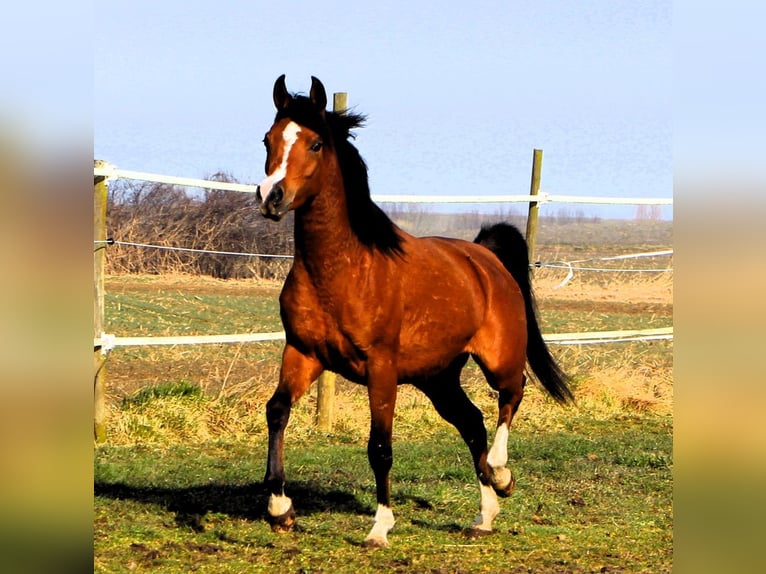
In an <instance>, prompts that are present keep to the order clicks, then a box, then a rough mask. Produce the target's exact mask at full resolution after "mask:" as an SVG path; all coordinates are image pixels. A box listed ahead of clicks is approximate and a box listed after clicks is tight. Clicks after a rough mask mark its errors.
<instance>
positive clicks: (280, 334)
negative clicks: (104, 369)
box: [93, 327, 673, 353]
mask: <svg viewBox="0 0 766 574" xmlns="http://www.w3.org/2000/svg"><path fill="white" fill-rule="evenodd" d="M672 338H673V327H664V328H660V329H635V330H627V331H601V332H598V333H563V334H549V335H543V339H544V340H545V341H546V342H548V343H551V344H555V345H595V344H600V343H615V342H630V341H657V340H662V339H672ZM284 339H285V332H284V331H277V332H274V333H245V334H240V335H184V336H178V337H117V336H115V335H112V334H109V333H102V334H101V338H98V339H94V340H93V344H94V347H95V348H99V347H100V348H101V352H102V353H107V352H109V351H111V350H112V349H114V348H115V347H136V346H153V345H205V344H221V343H262V342H265V341H283V340H284Z"/></svg>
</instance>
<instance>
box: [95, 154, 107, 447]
mask: <svg viewBox="0 0 766 574" xmlns="http://www.w3.org/2000/svg"><path fill="white" fill-rule="evenodd" d="M94 163H95V167H101V166H104V165H106V162H104V161H101V160H96V161H95V162H94ZM107 193H108V192H107V187H106V177H104V176H102V175H97V176H94V178H93V239H94V244H93V250H94V251H93V334H94V338H96V339H98V338H100V337H101V334H102V333H103V332H104V263H105V261H106V243H102V242H104V241H106V203H107ZM101 349H102V348H101V345H94V349H93V366H94V378H93V400H94V411H93V415H94V416H93V435H94V438H95V440H96V442H98V443H102V442H104V441H106V355H104V354H103V353H102V352H101Z"/></svg>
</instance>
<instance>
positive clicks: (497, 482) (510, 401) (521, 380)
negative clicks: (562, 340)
mask: <svg viewBox="0 0 766 574" xmlns="http://www.w3.org/2000/svg"><path fill="white" fill-rule="evenodd" d="M479 364H480V366H481V367H482V370H483V371H484V374H485V376H486V378H487V381H488V382H489V384H490V386H491V387H492V388H493V389H495V390H497V391H498V399H497V404H498V410H499V414H498V419H497V430H496V431H495V440H494V441H493V442H492V448H491V449H490V451H489V454H488V455H487V463H488V464H489V467H490V482H491V484H492V487H493V488H494V489H495V492H497V494H499V495H500V496H503V497H506V496H510V495H511V493H512V492H513V489H514V487H515V486H516V480H515V479H514V477H513V473H512V472H511V470H510V469H509V468H508V467H507V463H508V432H509V430H510V428H511V422H512V421H513V417H514V415H515V414H516V411H517V410H518V409H519V405H520V404H521V400H522V398H523V397H524V386H525V385H526V376H525V375H524V372H523V370H522V367H520V368H519V369H517V370H516V372H514V373H513V374H511V375H506V376H503V377H500V376H498V375H497V374H496V373H493V372H491V371H489V370H488V369H487V368H486V367H485V366H484V365H483V364H482V363H481V362H479Z"/></svg>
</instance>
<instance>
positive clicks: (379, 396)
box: [364, 361, 397, 547]
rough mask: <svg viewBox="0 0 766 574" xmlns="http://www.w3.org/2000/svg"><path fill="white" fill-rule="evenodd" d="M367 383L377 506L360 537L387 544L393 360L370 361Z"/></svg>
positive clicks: (372, 543) (391, 520)
mask: <svg viewBox="0 0 766 574" xmlns="http://www.w3.org/2000/svg"><path fill="white" fill-rule="evenodd" d="M368 368H369V377H368V383H367V393H368V397H369V401H370V439H369V442H368V443H367V457H368V459H369V461H370V466H371V467H372V471H373V473H374V474H375V487H376V493H377V502H378V507H377V510H376V512H375V523H374V524H373V526H372V530H370V533H369V534H368V535H367V538H365V540H364V545H365V546H367V547H377V546H388V537H387V534H388V532H389V530H391V529H392V528H393V527H394V513H393V511H392V510H391V491H390V486H389V472H390V471H391V466H392V465H393V461H394V457H393V451H392V449H391V433H392V429H393V421H394V406H395V405H396V384H397V379H396V364H395V362H394V361H378V362H376V363H375V364H373V363H371V364H370V367H368Z"/></svg>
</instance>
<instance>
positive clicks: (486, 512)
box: [473, 483, 500, 532]
mask: <svg viewBox="0 0 766 574" xmlns="http://www.w3.org/2000/svg"><path fill="white" fill-rule="evenodd" d="M479 490H480V491H481V505H480V507H479V516H477V517H476V520H474V522H473V528H476V529H478V530H486V531H487V532H491V531H492V521H493V520H494V519H495V516H497V515H498V513H499V512H500V505H499V504H498V502H497V495H496V494H495V491H494V489H493V488H492V487H491V486H489V485H486V486H485V485H483V484H482V483H479Z"/></svg>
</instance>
